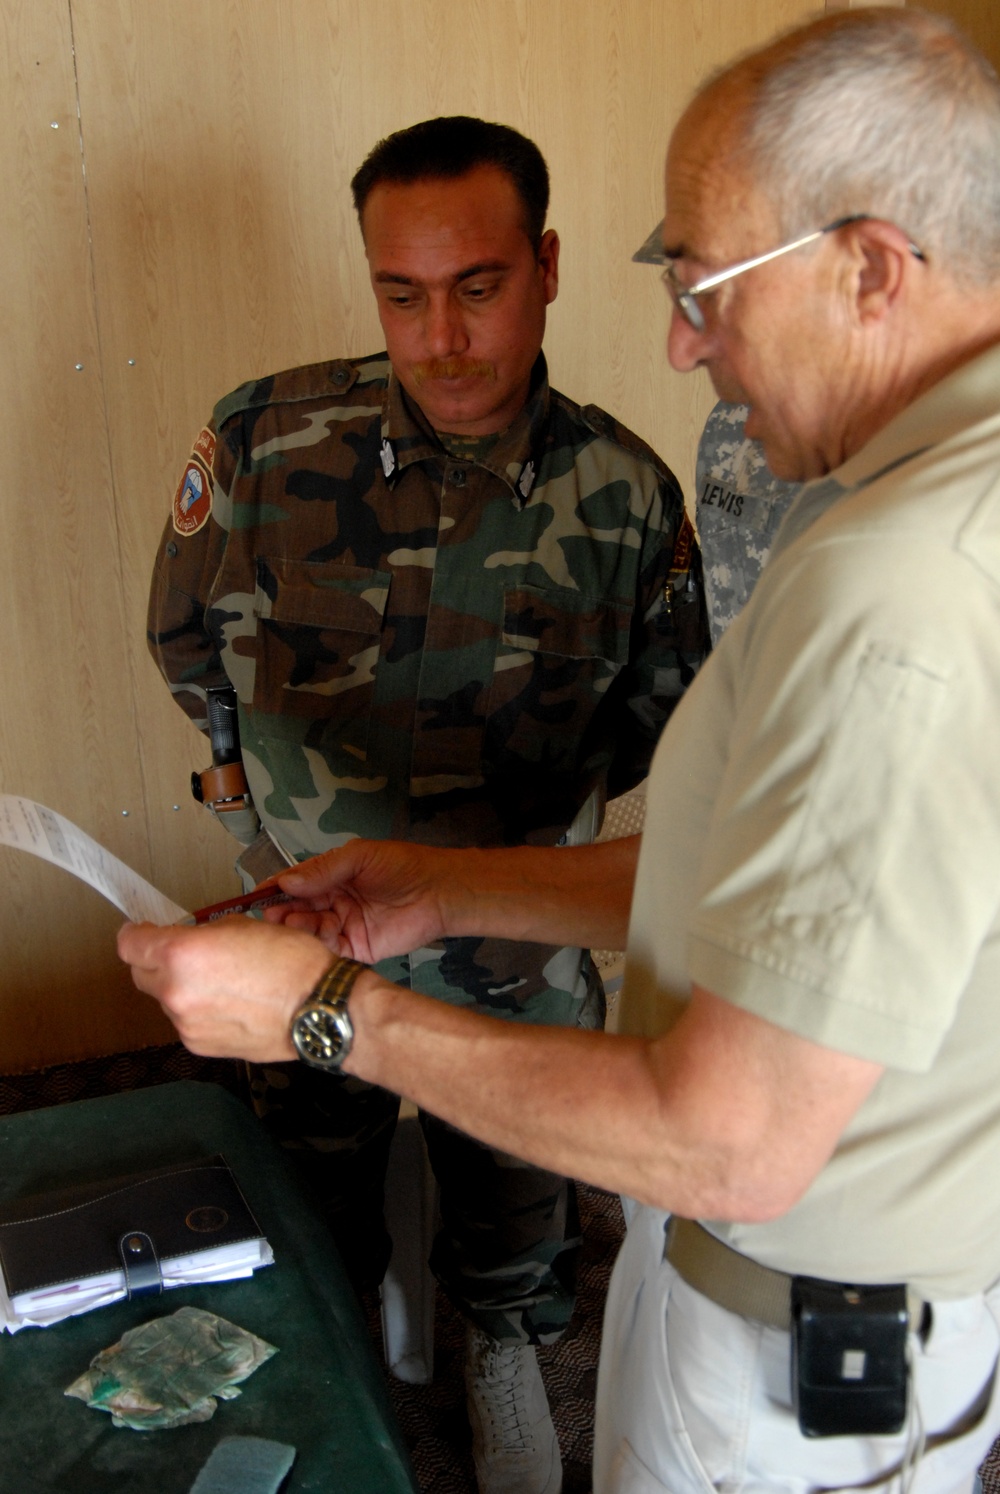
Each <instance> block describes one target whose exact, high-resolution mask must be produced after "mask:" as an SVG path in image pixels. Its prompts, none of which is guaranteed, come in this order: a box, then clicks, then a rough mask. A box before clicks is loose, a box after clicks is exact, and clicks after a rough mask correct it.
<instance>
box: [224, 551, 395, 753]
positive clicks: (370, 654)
mask: <svg viewBox="0 0 1000 1494" xmlns="http://www.w3.org/2000/svg"><path fill="white" fill-rule="evenodd" d="M389 581H390V576H389V573H388V572H387V571H375V570H368V569H366V568H364V567H362V566H350V565H339V564H337V563H336V562H332V561H294V560H282V559H271V558H267V557H260V558H258V561H257V590H256V595H255V598H254V614H255V616H256V618H257V670H256V677H255V684H254V702H253V704H254V713H255V716H257V717H258V720H257V722H256V725H257V728H258V730H259V731H261V732H262V734H265V735H266V734H267V732H268V722H267V721H266V720H261V719H259V718H260V716H264V717H267V716H270V717H286V718H292V719H293V720H294V721H296V722H299V723H301V722H302V721H332V720H336V722H337V736H338V739H339V740H341V742H342V744H343V745H345V746H353V747H355V748H356V749H359V750H361V751H362V752H363V751H364V750H365V747H366V743H367V737H368V721H369V717H370V715H371V709H372V701H373V698H374V690H375V668H376V665H377V663H378V656H379V645H380V639H381V633H382V619H383V616H384V613H385V606H386V601H387V599H388V596H389ZM273 726H274V727H275V728H276V729H277V730H278V733H279V734H281V732H280V727H279V726H278V723H277V722H274V723H273Z"/></svg>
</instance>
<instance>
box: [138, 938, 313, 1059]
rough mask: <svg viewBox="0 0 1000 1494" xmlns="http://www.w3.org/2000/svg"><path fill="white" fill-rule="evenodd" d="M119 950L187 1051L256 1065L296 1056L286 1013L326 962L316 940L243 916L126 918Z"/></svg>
mask: <svg viewBox="0 0 1000 1494" xmlns="http://www.w3.org/2000/svg"><path fill="white" fill-rule="evenodd" d="M118 953H119V955H120V956H121V958H122V959H123V960H124V961H125V963H126V964H127V965H131V967H132V979H133V980H134V981H135V984H136V985H137V986H138V987H139V990H140V991H145V992H146V993H147V994H148V995H150V996H153V997H155V998H156V1000H157V1001H158V1002H159V1003H160V1005H161V1006H162V1007H163V1010H164V1011H165V1012H166V1014H167V1016H168V1017H169V1018H170V1020H171V1022H173V1024H174V1026H175V1027H176V1028H177V1032H178V1035H179V1036H180V1039H181V1042H182V1043H183V1044H184V1045H185V1047H186V1048H189V1049H190V1050H191V1052H192V1053H200V1054H203V1055H206V1056H210V1057H214V1058H248V1059H251V1060H252V1061H254V1062H257V1063H268V1062H271V1063H274V1062H277V1061H278V1060H280V1059H287V1058H294V1057H295V1056H296V1055H295V1049H294V1048H293V1047H292V1044H291V1040H290V1038H289V1035H288V1032H289V1027H290V1025H291V1020H292V1016H293V1014H294V1013H295V1011H296V1009H297V1008H298V1007H299V1006H301V1004H302V1002H303V1000H304V999H305V997H306V996H307V995H308V994H309V992H310V991H311V990H312V988H313V986H314V985H315V984H316V982H317V981H318V980H319V978H320V976H321V975H322V974H323V972H324V971H325V970H326V969H327V967H328V966H329V964H330V955H329V951H328V950H327V949H326V948H325V947H324V946H323V945H322V944H320V943H319V941H318V940H316V939H311V938H309V936H308V935H307V934H304V933H300V932H298V931H296V930H294V929H282V928H271V927H269V926H268V925H266V924H262V923H258V922H256V921H255V920H253V919H249V918H222V919H220V920H219V921H218V922H217V923H209V924H203V925H201V926H200V927H198V928H190V927H183V926H178V925H176V924H174V925H170V926H169V927H167V928H162V927H159V926H157V925H156V924H151V923H138V924H136V923H127V924H125V925H124V927H123V928H121V929H120V930H119V933H118Z"/></svg>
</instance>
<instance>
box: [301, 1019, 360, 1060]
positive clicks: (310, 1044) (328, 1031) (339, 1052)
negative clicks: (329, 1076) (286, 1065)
mask: <svg viewBox="0 0 1000 1494" xmlns="http://www.w3.org/2000/svg"><path fill="white" fill-rule="evenodd" d="M353 1036H354V1029H353V1027H352V1026H351V1019H350V1017H349V1016H348V1015H347V1012H346V1011H345V1010H343V1009H339V1008H335V1007H332V1006H320V1005H315V1006H307V1007H305V1008H304V1010H302V1011H300V1012H299V1014H298V1016H297V1017H296V1018H295V1021H294V1022H293V1023H292V1042H293V1043H294V1044H295V1048H296V1051H297V1052H298V1054H299V1056H300V1058H303V1059H305V1061H306V1063H311V1064H315V1065H316V1066H317V1067H319V1068H331V1069H338V1068H339V1067H340V1065H341V1064H342V1063H343V1061H344V1059H345V1058H346V1057H347V1055H348V1053H349V1052H350V1051H351V1039H352V1038H353Z"/></svg>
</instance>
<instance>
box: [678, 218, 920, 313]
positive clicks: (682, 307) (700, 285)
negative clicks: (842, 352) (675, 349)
mask: <svg viewBox="0 0 1000 1494" xmlns="http://www.w3.org/2000/svg"><path fill="white" fill-rule="evenodd" d="M870 218H871V214H870V213H851V214H850V215H849V216H848V217H846V218H837V219H835V221H834V222H833V223H828V224H827V225H826V227H825V228H817V229H816V230H815V231H814V232H813V233H807V234H803V236H802V237H801V238H799V239H792V240H791V242H790V243H788V244H780V245H779V246H778V248H777V249H770V250H768V252H767V253H766V254H757V255H755V256H754V257H753V259H743V260H740V262H739V264H735V265H730V266H729V268H728V269H726V270H717V271H716V272H715V274H714V275H706V276H705V278H704V280H698V281H696V283H695V284H694V285H684V284H682V282H681V281H680V279H679V278H678V275H677V270H676V269H675V267H674V262H673V260H668V261H667V268H666V269H665V270H664V271H663V283H664V285H665V286H666V287H667V292H668V294H669V296H670V299H671V300H672V301H673V303H674V305H675V306H676V307H677V310H678V311H679V312H680V314H681V316H682V317H683V318H684V320H685V321H686V322H687V323H688V325H689V326H691V327H693V328H694V330H695V331H696V332H704V330H705V315H704V312H703V311H702V309H701V307H700V306H699V305H698V301H697V297H698V296H703V295H705V294H706V292H708V291H713V290H715V288H716V286H719V285H722V284H723V283H724V282H725V281H727V280H733V279H734V278H735V277H736V276H737V275H742V274H744V273H745V271H747V270H755V269H756V268H757V266H758V265H766V264H767V262H768V261H769V260H772V259H777V258H778V257H779V255H782V254H791V252H792V250H793V249H802V248H804V247H805V245H806V244H812V243H815V241H816V240H817V239H821V238H822V237H823V235H824V234H826V233H833V232H834V231H835V230H836V229H838V228H844V227H845V226H846V225H847V224H848V223H862V222H864V221H865V220H866V219H870ZM909 248H910V253H911V254H913V255H915V257H916V258H917V259H923V258H924V255H923V253H922V252H921V250H919V249H918V248H917V246H916V244H914V243H911V244H910V246H909Z"/></svg>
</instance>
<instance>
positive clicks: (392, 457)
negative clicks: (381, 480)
mask: <svg viewBox="0 0 1000 1494" xmlns="http://www.w3.org/2000/svg"><path fill="white" fill-rule="evenodd" d="M379 456H380V457H381V458H382V471H383V472H384V473H385V475H386V477H391V476H392V474H393V473H394V472H395V470H396V453H395V452H394V451H393V449H392V446H391V444H390V442H389V441H387V440H386V441H383V442H382V448H381V450H380V451H379Z"/></svg>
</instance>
